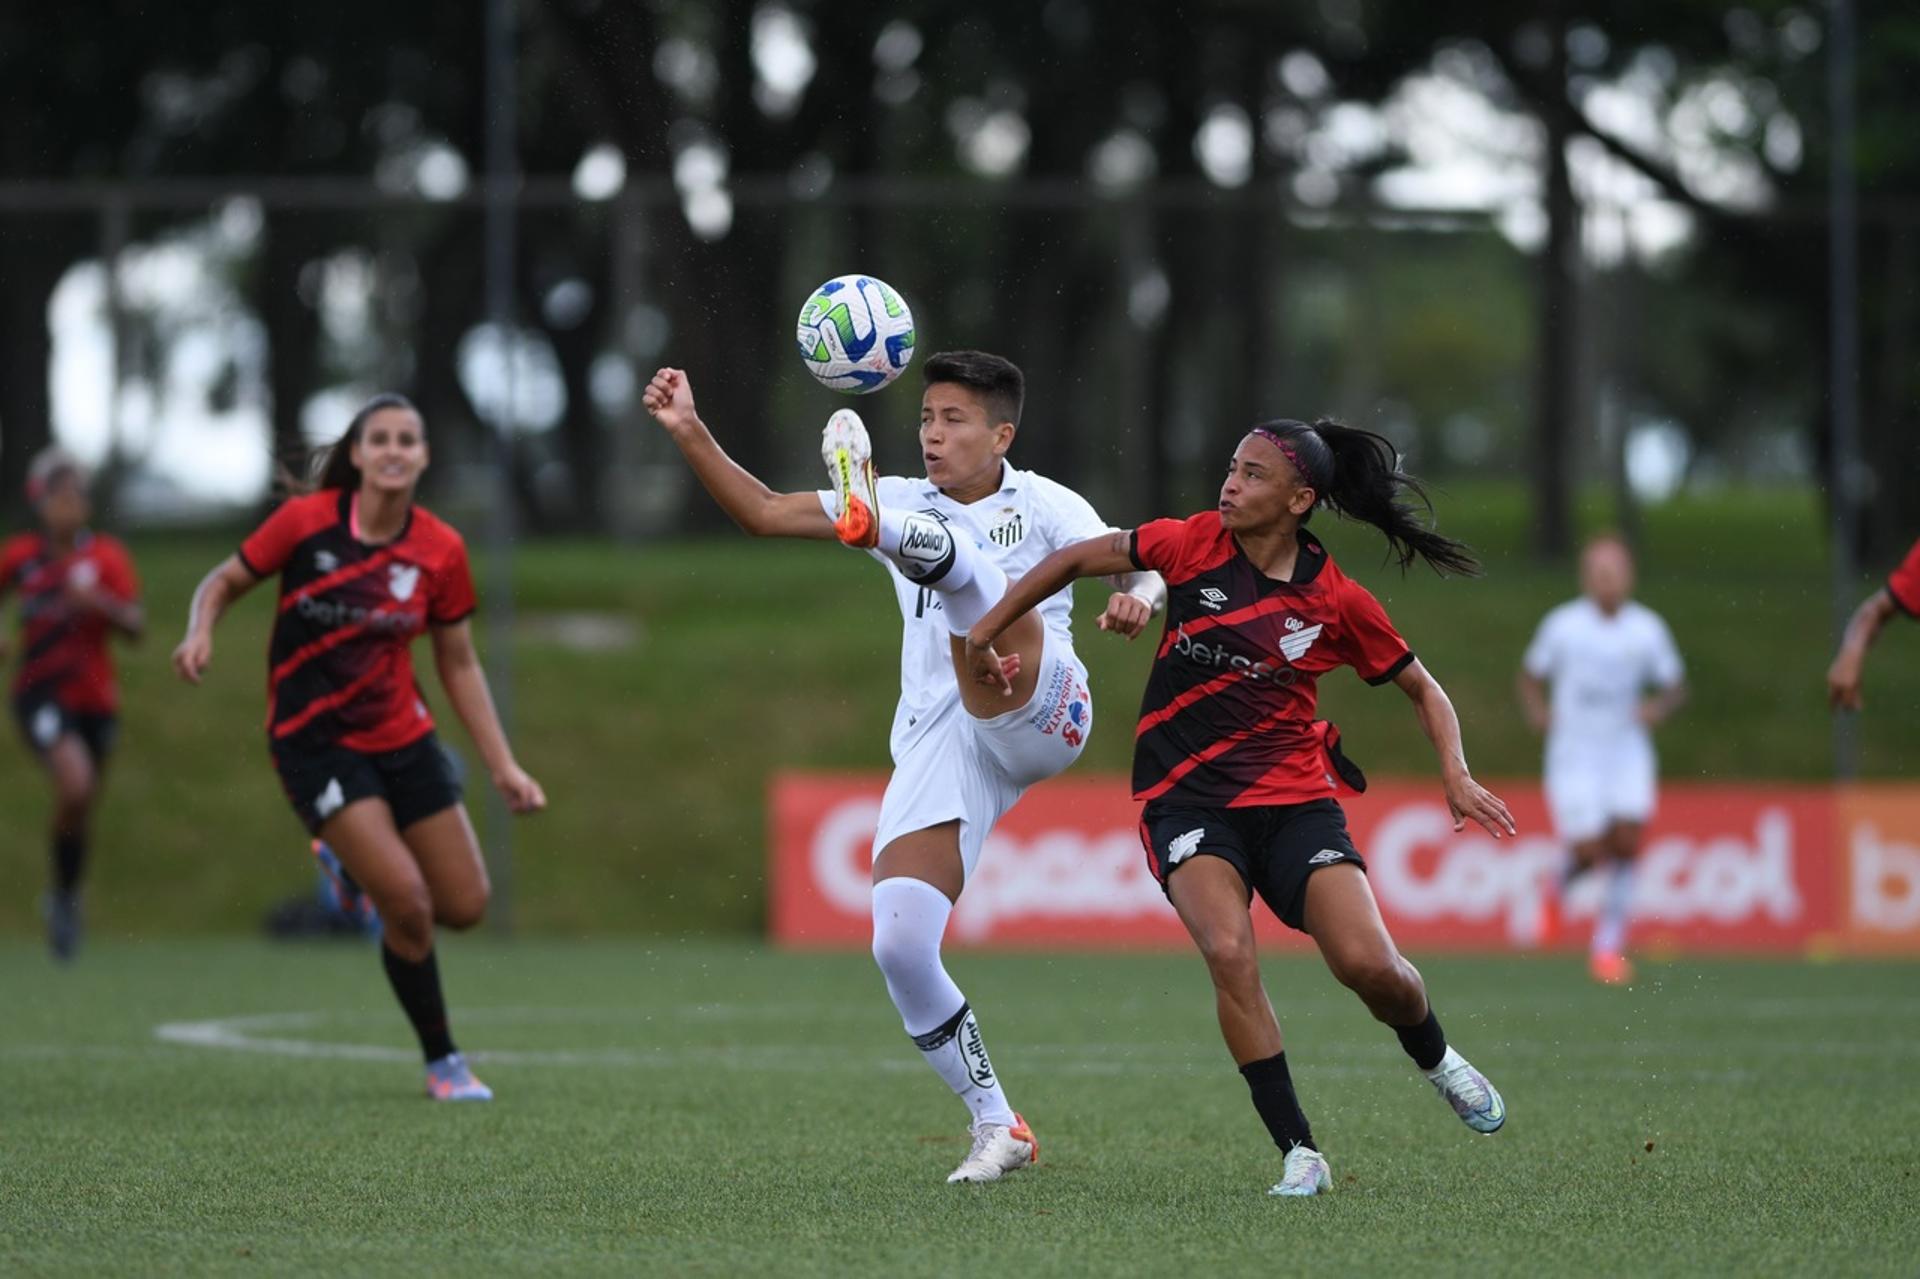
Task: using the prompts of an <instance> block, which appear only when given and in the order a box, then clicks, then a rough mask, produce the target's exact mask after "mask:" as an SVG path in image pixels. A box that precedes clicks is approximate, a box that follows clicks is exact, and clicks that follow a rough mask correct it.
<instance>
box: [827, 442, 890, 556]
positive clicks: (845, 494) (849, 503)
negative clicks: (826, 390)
mask: <svg viewBox="0 0 1920 1279" xmlns="http://www.w3.org/2000/svg"><path fill="white" fill-rule="evenodd" d="M820 460H821V461H822V462H825V463H826V464H827V478H828V479H829V480H830V481H832V483H833V496H834V504H835V505H836V506H838V507H839V508H840V513H839V514H838V515H836V516H835V517H834V520H833V531H834V534H835V535H836V536H837V537H839V539H840V540H841V541H842V542H844V543H845V544H846V545H848V546H854V547H859V548H861V549H863V550H869V549H871V548H872V547H874V546H875V545H877V544H878V543H879V541H880V496H879V493H878V492H877V491H876V487H875V484H874V478H873V441H872V440H869V439H868V438H867V427H866V423H864V422H862V421H861V420H860V415H859V414H858V413H855V412H854V411H853V410H852V409H839V410H836V411H835V413H834V415H833V416H832V417H830V418H828V419H827V428H826V430H824V431H822V432H821V433H820Z"/></svg>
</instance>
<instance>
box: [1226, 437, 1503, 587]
mask: <svg viewBox="0 0 1920 1279" xmlns="http://www.w3.org/2000/svg"><path fill="white" fill-rule="evenodd" d="M1253 433H1254V434H1255V435H1258V436H1260V437H1261V438H1262V439H1264V440H1266V441H1268V442H1269V443H1271V444H1273V445H1274V446H1275V447H1276V448H1278V449H1279V450H1280V451H1281V452H1282V453H1283V454H1285V455H1286V458H1287V460H1288V461H1289V462H1291V463H1293V468H1294V470H1296V471H1298V472H1299V473H1300V478H1301V479H1302V480H1304V481H1305V482H1306V483H1307V484H1308V485H1309V486H1310V487H1311V488H1312V489H1313V490H1314V493H1315V501H1314V505H1315V506H1325V507H1327V508H1328V509H1330V510H1332V511H1333V513H1334V514H1336V515H1339V516H1342V517H1344V518H1346V519H1350V520H1358V521H1360V522H1361V523H1363V524H1371V525H1373V526H1374V527H1375V528H1377V529H1379V530H1380V531H1381V533H1383V534H1385V535H1386V539H1387V546H1388V548H1389V549H1390V551H1391V553H1392V554H1393V556H1394V558H1396V559H1398V560H1399V561H1400V567H1401V568H1403V569H1404V568H1407V567H1408V566H1410V565H1411V564H1412V563H1413V560H1414V557H1415V556H1416V555H1417V556H1419V557H1420V558H1421V559H1424V560H1425V561H1426V562H1427V563H1428V564H1429V565H1431V566H1432V567H1433V569H1434V571H1435V572H1437V573H1455V574H1459V575H1461V576H1464V577H1472V576H1475V575H1477V574H1478V573H1479V572H1480V562H1479V561H1478V560H1477V559H1475V558H1474V555H1473V552H1472V551H1471V550H1470V549H1468V547H1467V546H1466V545H1465V544H1464V543H1461V542H1456V541H1454V540H1453V539H1452V538H1450V537H1442V536H1441V535H1440V534H1438V533H1436V532H1434V531H1433V527H1432V524H1431V520H1432V516H1433V502H1432V501H1431V500H1430V499H1429V498H1428V497H1427V490H1426V488H1425V487H1424V486H1423V485H1422V484H1421V483H1420V481H1419V480H1416V479H1415V478H1413V476H1411V475H1408V474H1407V473H1406V472H1405V471H1402V470H1401V469H1400V457H1399V454H1398V453H1397V452H1396V451H1395V449H1394V447H1393V443H1392V442H1391V441H1390V440H1388V439H1387V438H1386V437H1385V436H1382V435H1376V434H1374V433H1373V432H1372V431H1363V430H1361V429H1360V428H1359V427H1355V426H1348V425H1346V424H1345V423H1343V422H1336V421H1334V420H1332V419H1331V418H1320V419H1318V420H1317V421H1315V422H1314V423H1313V424H1312V425H1311V426H1309V425H1308V424H1306V423H1305V422H1296V421H1293V420H1291V419H1282V420H1280V421H1275V422H1263V423H1261V424H1260V425H1259V426H1256V427H1254V428H1253ZM1403 494H1411V495H1412V498H1413V499H1414V500H1413V501H1407V500H1403ZM1416 502H1417V503H1418V505H1416V504H1415V503H1416ZM1421 507H1424V508H1425V513H1424V515H1423V514H1422V512H1421V509H1420V508H1421ZM1311 513H1312V512H1311V511H1309V512H1308V514H1311ZM1302 522H1303V523H1304V522H1305V520H1304V517H1303V520H1302Z"/></svg>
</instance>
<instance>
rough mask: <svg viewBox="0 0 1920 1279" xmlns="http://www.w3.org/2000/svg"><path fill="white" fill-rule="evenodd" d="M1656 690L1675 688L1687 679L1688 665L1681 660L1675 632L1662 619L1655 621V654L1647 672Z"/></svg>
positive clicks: (1656, 618)
mask: <svg viewBox="0 0 1920 1279" xmlns="http://www.w3.org/2000/svg"><path fill="white" fill-rule="evenodd" d="M1647 674H1648V676H1649V677H1650V678H1651V679H1652V680H1653V683H1654V686H1655V687H1656V688H1673V687H1674V686H1676V685H1677V684H1679V683H1680V681H1681V680H1683V679H1685V678H1686V675H1687V668H1686V664H1685V663H1683V662H1682V661H1681V660H1680V648H1679V646H1678V645H1677V644H1675V643H1674V642H1673V632H1672V631H1671V630H1669V629H1667V623H1666V621H1665V620H1664V619H1662V618H1660V617H1655V618H1654V619H1653V654H1652V661H1651V662H1650V664H1649V667H1648V670H1647Z"/></svg>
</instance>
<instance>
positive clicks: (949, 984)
mask: <svg viewBox="0 0 1920 1279" xmlns="http://www.w3.org/2000/svg"><path fill="white" fill-rule="evenodd" d="M952 913H953V903H952V902H950V901H948V900H947V895H946V894H945V893H943V892H941V891H940V890H939V889H937V888H935V887H934V886H933V885H932V884H929V883H927V882H926V881H924V880H919V879H883V880H881V881H880V882H879V883H877V884H875V885H874V886H873V958H874V962H875V963H877V964H879V965H880V972H881V975H882V976H884V977H885V978H886V979H887V993H888V994H889V995H891V996H893V1006H894V1007H895V1008H897V1009H899V1010H900V1021H901V1023H902V1024H903V1025H904V1026H905V1027H906V1031H907V1034H909V1035H911V1036H912V1037H913V1042H914V1045H915V1046H916V1047H918V1048H919V1049H920V1052H921V1055H923V1056H924V1057H925V1058H926V1059H927V1064H928V1065H929V1066H932V1067H933V1069H934V1072H935V1073H936V1074H938V1075H939V1076H940V1077H941V1078H942V1079H944V1080H946V1081H947V1086H948V1087H949V1088H951V1089H953V1091H954V1092H955V1093H957V1094H959V1097H960V1100H961V1101H964V1102H965V1103H966V1104H967V1109H968V1110H969V1111H971V1112H972V1113H973V1122H974V1123H975V1124H982V1123H991V1124H1009V1125H1010V1124H1012V1123H1013V1122H1014V1118H1013V1107H1012V1106H1010V1105H1008V1104H1007V1094H1006V1092H1005V1090H1004V1089H1002V1088H1001V1087H1000V1080H999V1078H998V1077H997V1076H996V1075H995V1074H994V1073H993V1063H992V1062H991V1061H989V1060H988V1058H987V1049H986V1045H985V1043H983V1042H982V1040H981V1038H980V1023H979V1021H978V1019H977V1018H975V1017H974V1015H973V1010H972V1009H971V1008H969V1007H968V1006H967V999H966V996H964V995H962V994H961V993H960V988H959V987H958V986H956V985H954V984H953V978H951V977H949V976H947V970H946V967H945V966H944V965H943V964H942V963H941V962H940V939H941V937H942V936H943V935H944V934H945V933H946V931H947V917H948V916H949V915H951V914H952Z"/></svg>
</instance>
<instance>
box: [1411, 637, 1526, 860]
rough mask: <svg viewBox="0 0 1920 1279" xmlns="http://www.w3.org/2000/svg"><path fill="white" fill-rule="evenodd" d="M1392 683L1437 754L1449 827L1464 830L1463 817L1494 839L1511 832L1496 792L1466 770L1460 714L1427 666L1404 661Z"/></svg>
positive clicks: (1508, 814)
mask: <svg viewBox="0 0 1920 1279" xmlns="http://www.w3.org/2000/svg"><path fill="white" fill-rule="evenodd" d="M1393 682H1394V683H1395V684H1398V685H1399V686H1400V691H1401V692H1403V693H1405V694H1406V695H1407V697H1408V699H1409V700H1411V701H1412V702H1413V709H1414V713H1415V714H1416V715H1418V716H1419V717H1420V728H1421V730H1422V731H1423V732H1425V733H1426V735H1427V740H1428V741H1430V742H1432V743H1433V749H1434V753H1435V754H1436V755H1438V756H1439V757H1440V783H1441V785H1442V786H1443V787H1444V788H1445V789H1446V792H1447V808H1448V810H1449V811H1451V812H1452V813H1453V828H1454V829H1455V830H1462V829H1464V828H1465V827H1466V824H1467V819H1468V818H1472V819H1473V820H1474V821H1476V822H1479V823H1480V825H1481V826H1483V827H1485V828H1486V831H1487V833H1488V834H1489V835H1491V836H1493V837H1494V838H1495V839H1499V838H1500V837H1501V836H1502V835H1512V834H1514V833H1515V831H1514V826H1513V814H1511V813H1509V812H1508V811H1507V806H1506V805H1505V804H1504V803H1502V802H1501V800H1500V797H1499V796H1498V795H1495V794H1494V793H1493V792H1492V791H1489V790H1488V789H1487V788H1486V787H1484V786H1482V785H1480V783H1479V782H1476V781H1474V780H1473V775H1472V774H1471V773H1469V772H1468V771H1467V753H1466V748H1465V747H1463V746H1462V745H1461V744H1460V717H1459V716H1458V715H1456V714H1454V712H1453V701H1452V699H1451V698H1449V697H1448V696H1447V690H1446V689H1444V688H1441V687H1440V681H1438V680H1436V679H1434V677H1433V676H1431V675H1429V674H1427V668H1426V667H1425V666H1422V665H1421V664H1420V662H1419V661H1418V659H1416V660H1414V661H1411V662H1408V663H1407V666H1406V669H1405V670H1403V671H1401V672H1400V673H1399V674H1398V675H1396V676H1394V677H1393Z"/></svg>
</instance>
